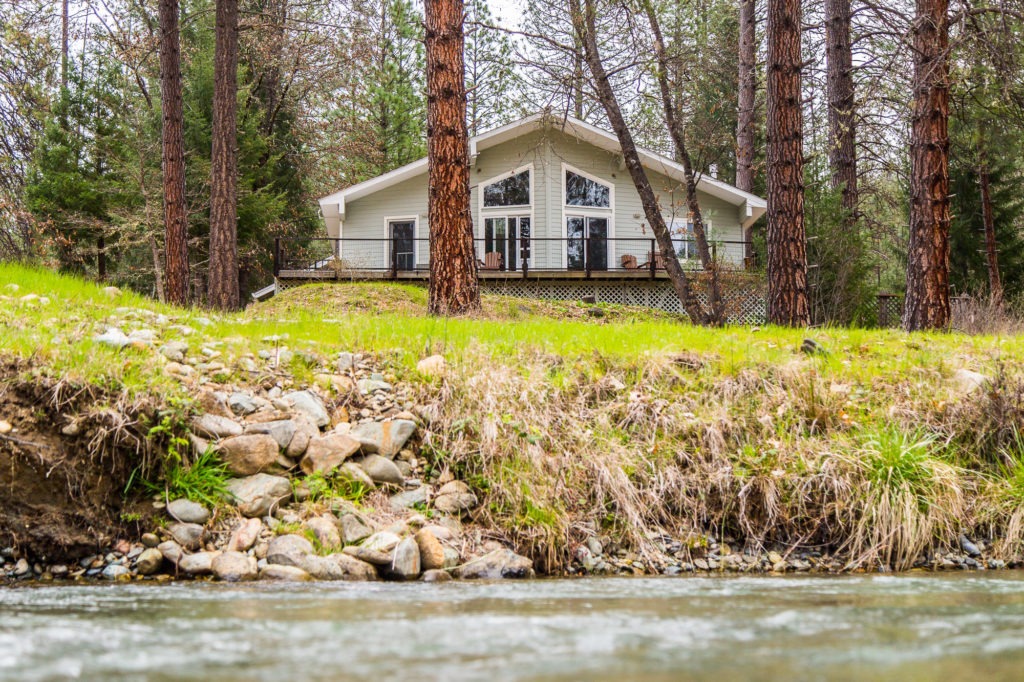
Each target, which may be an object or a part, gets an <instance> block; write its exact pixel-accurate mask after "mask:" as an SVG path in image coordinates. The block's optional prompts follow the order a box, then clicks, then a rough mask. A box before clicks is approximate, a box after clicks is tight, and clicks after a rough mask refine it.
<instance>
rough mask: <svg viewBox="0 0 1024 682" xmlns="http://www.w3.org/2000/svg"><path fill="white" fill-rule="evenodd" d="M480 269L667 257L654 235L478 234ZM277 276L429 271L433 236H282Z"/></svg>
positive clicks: (723, 264) (696, 264)
mask: <svg viewBox="0 0 1024 682" xmlns="http://www.w3.org/2000/svg"><path fill="white" fill-rule="evenodd" d="M473 244H474V250H475V252H476V259H477V264H478V269H479V270H480V272H481V273H485V272H505V273H508V274H509V275H510V276H516V275H518V276H522V277H524V278H525V277H527V276H528V275H529V273H530V272H580V273H582V275H583V276H585V277H593V276H599V275H600V274H602V273H607V272H618V273H634V274H637V275H641V276H649V277H650V278H651V279H654V278H656V277H657V275H658V272H659V271H662V272H663V271H664V269H665V264H664V258H663V256H662V255H661V252H660V249H659V248H658V244H657V242H656V240H654V239H653V238H618V237H613V238H606V237H573V238H562V239H559V238H546V237H542V238H532V237H531V238H524V237H503V238H500V239H493V238H492V239H474V240H473ZM672 244H673V248H674V250H675V253H676V256H677V257H678V258H679V262H680V264H681V265H682V266H683V268H684V269H686V270H691V271H693V270H701V269H702V266H701V263H700V259H699V258H698V256H697V244H696V242H695V241H694V240H692V239H673V240H672ZM710 247H711V254H712V258H713V260H714V261H715V262H716V263H718V265H719V267H720V268H721V269H724V270H746V269H751V268H752V266H753V263H752V259H751V258H749V257H748V256H747V254H749V253H750V243H749V242H744V241H722V240H713V241H712V242H711V243H710ZM273 256H274V276H275V277H276V276H280V275H281V273H282V272H284V273H286V274H287V275H292V276H297V275H301V273H313V272H330V271H334V272H336V273H339V274H340V273H344V274H349V275H351V276H354V277H357V276H358V275H359V273H361V272H368V273H383V274H385V275H386V276H390V277H392V278H398V277H399V275H400V273H404V272H417V271H426V270H428V269H429V267H430V265H429V257H430V241H429V240H428V239H349V238H344V239H328V238H314V239H301V238H295V239H291V238H277V239H275V240H274V254H273Z"/></svg>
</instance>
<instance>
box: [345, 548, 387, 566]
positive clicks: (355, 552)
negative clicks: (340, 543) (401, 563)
mask: <svg viewBox="0 0 1024 682" xmlns="http://www.w3.org/2000/svg"><path fill="white" fill-rule="evenodd" d="M341 551H342V553H344V554H345V555H347V556H350V557H352V558H353V559H359V560H360V561H363V562H366V563H368V564H373V565H374V566H390V565H391V560H392V558H393V556H392V553H391V552H390V551H387V552H382V551H380V550H377V549H368V548H366V547H360V546H359V545H349V546H348V547H346V548H345V549H343V550H341Z"/></svg>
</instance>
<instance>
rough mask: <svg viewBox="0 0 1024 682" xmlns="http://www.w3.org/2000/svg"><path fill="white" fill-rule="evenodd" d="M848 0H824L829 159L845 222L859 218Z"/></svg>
mask: <svg viewBox="0 0 1024 682" xmlns="http://www.w3.org/2000/svg"><path fill="white" fill-rule="evenodd" d="M850 23H851V22H850V0H825V43H826V45H827V48H826V53H825V56H826V60H827V62H828V78H827V89H828V138H829V145H828V160H829V166H830V167H831V169H832V187H833V189H836V190H842V202H841V203H842V207H843V211H844V212H845V213H846V216H845V219H844V222H845V223H846V226H847V227H848V228H853V227H854V226H855V225H856V223H857V218H858V211H859V207H858V201H859V198H858V192H857V127H856V126H857V123H856V118H855V116H856V100H855V92H854V86H853V49H852V47H851V44H850Z"/></svg>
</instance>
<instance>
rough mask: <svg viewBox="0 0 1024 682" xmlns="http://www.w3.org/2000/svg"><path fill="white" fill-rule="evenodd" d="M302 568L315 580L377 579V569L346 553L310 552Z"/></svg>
mask: <svg viewBox="0 0 1024 682" xmlns="http://www.w3.org/2000/svg"><path fill="white" fill-rule="evenodd" d="M302 568H303V570H305V571H306V572H307V573H309V574H310V575H311V576H313V577H314V578H316V579H317V580H377V579H378V575H377V569H376V568H374V567H373V566H372V565H370V564H368V563H366V562H365V561H360V560H359V559H356V558H355V557H351V556H348V555H347V554H329V555H327V556H316V555H315V554H310V555H309V556H307V557H305V558H304V559H303V562H302Z"/></svg>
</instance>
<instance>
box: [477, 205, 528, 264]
mask: <svg viewBox="0 0 1024 682" xmlns="http://www.w3.org/2000/svg"><path fill="white" fill-rule="evenodd" d="M484 252H485V253H500V254H501V266H502V269H504V270H518V269H519V268H520V267H521V266H522V263H523V259H524V258H525V259H527V262H528V261H529V258H530V217H529V216H501V217H493V218H485V219H484Z"/></svg>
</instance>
